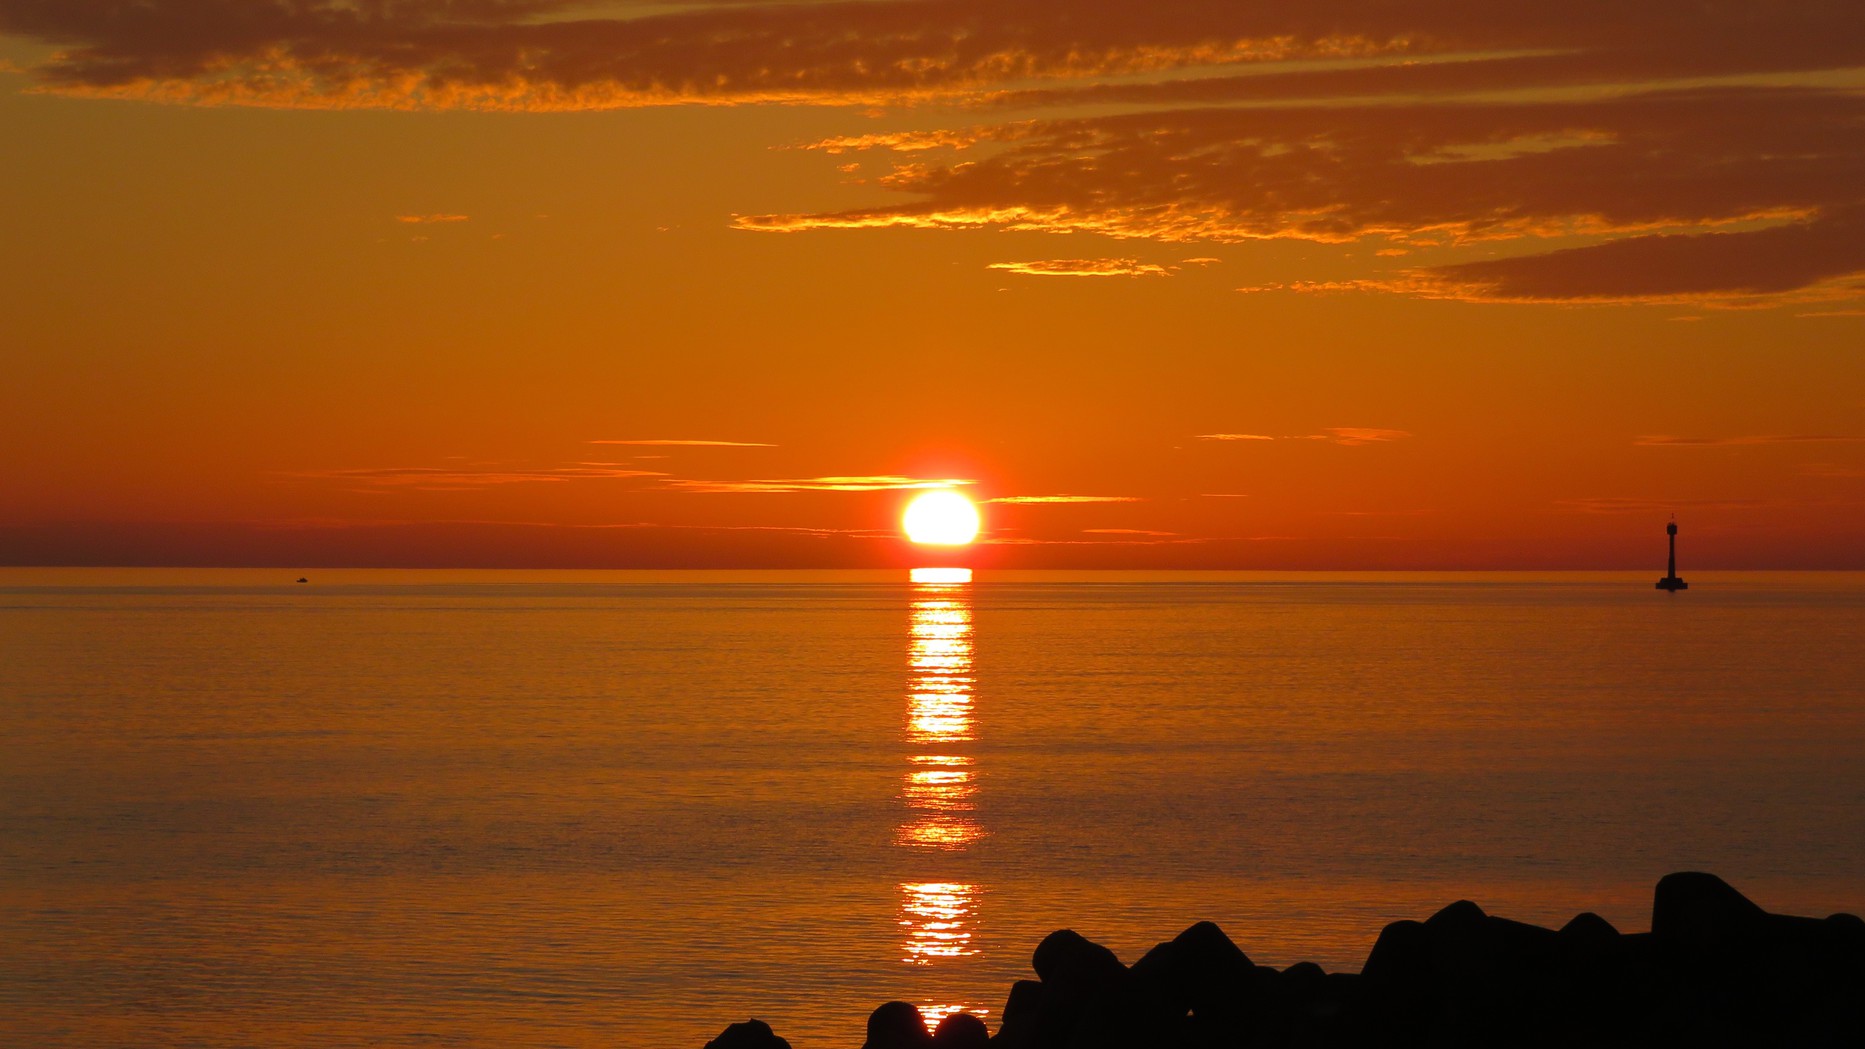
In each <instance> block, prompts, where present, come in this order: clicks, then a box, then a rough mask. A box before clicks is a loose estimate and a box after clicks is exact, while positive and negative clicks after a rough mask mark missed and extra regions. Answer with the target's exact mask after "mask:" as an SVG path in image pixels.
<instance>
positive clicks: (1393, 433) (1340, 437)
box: [1327, 426, 1412, 445]
mask: <svg viewBox="0 0 1865 1049" xmlns="http://www.w3.org/2000/svg"><path fill="white" fill-rule="evenodd" d="M1327 432H1328V434H1329V435H1330V436H1331V438H1332V440H1333V441H1334V443H1335V444H1346V445H1355V444H1384V443H1386V442H1388V441H1403V440H1405V439H1406V438H1409V437H1410V436H1412V435H1411V433H1410V432H1408V431H1405V430H1384V429H1380V428H1379V427H1375V426H1330V427H1328V428H1327Z"/></svg>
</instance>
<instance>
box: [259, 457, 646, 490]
mask: <svg viewBox="0 0 1865 1049" xmlns="http://www.w3.org/2000/svg"><path fill="white" fill-rule="evenodd" d="M294 476H299V477H314V478H325V479H330V480H340V481H349V482H352V483H357V484H363V485H368V486H370V487H379V488H416V489H425V490H430V491H461V490H467V489H474V488H488V487H496V486H500V485H509V484H560V483H563V482H566V481H617V480H632V479H638V478H646V477H665V476H666V474H664V473H660V472H657V471H654V470H637V469H633V468H630V467H623V466H616V465H614V464H611V463H576V464H573V465H569V466H551V467H539V468H521V467H512V466H509V465H502V464H483V465H473V466H372V467H359V468H352V469H342V470H317V471H307V472H302V473H298V474H295V475H294Z"/></svg>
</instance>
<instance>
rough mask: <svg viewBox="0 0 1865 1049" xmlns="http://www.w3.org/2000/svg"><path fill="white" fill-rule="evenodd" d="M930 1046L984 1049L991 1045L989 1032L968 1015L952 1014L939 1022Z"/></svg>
mask: <svg viewBox="0 0 1865 1049" xmlns="http://www.w3.org/2000/svg"><path fill="white" fill-rule="evenodd" d="M932 1044H933V1045H934V1047H935V1049H985V1047H986V1046H988V1045H990V1044H991V1031H990V1029H989V1028H987V1027H985V1026H984V1021H983V1020H980V1019H978V1018H977V1017H975V1016H973V1015H971V1014H970V1013H953V1014H952V1015H950V1016H948V1017H946V1018H945V1019H943V1020H941V1021H939V1026H938V1027H937V1028H935V1029H934V1030H933V1036H932Z"/></svg>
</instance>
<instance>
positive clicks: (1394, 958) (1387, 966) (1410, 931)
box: [1360, 921, 1431, 987]
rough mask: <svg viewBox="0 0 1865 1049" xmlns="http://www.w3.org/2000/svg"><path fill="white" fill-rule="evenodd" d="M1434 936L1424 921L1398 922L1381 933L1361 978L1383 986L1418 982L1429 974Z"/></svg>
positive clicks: (1368, 956)
mask: <svg viewBox="0 0 1865 1049" xmlns="http://www.w3.org/2000/svg"><path fill="white" fill-rule="evenodd" d="M1430 965H1431V934H1430V933H1429V932H1427V931H1426V930H1425V926H1424V923H1423V922H1415V921H1396V922H1391V923H1389V924H1388V925H1387V926H1386V927H1385V928H1384V929H1381V930H1380V931H1379V939H1377V940H1374V941H1373V950H1372V951H1371V953H1369V954H1368V955H1367V956H1366V964H1364V965H1362V966H1361V967H1360V975H1361V976H1364V977H1366V979H1367V980H1368V981H1369V982H1372V983H1374V984H1378V985H1381V986H1393V987H1397V986H1401V985H1405V984H1410V983H1416V982H1418V981H1420V980H1422V979H1424V978H1425V977H1426V976H1428V975H1429V969H1430Z"/></svg>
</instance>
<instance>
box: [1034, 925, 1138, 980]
mask: <svg viewBox="0 0 1865 1049" xmlns="http://www.w3.org/2000/svg"><path fill="white" fill-rule="evenodd" d="M1030 966H1031V968H1033V969H1035V970H1036V975H1037V976H1039V977H1041V978H1042V981H1043V984H1044V985H1045V986H1050V987H1054V988H1056V989H1057V990H1060V991H1062V992H1063V993H1065V994H1105V993H1109V992H1113V991H1117V990H1120V989H1122V988H1124V987H1125V986H1126V984H1127V979H1128V973H1127V967H1126V966H1124V965H1122V964H1120V959H1119V958H1117V957H1115V956H1114V952H1113V951H1110V950H1108V949H1107V948H1105V947H1103V946H1101V945H1100V944H1098V943H1095V942H1094V941H1092V940H1090V939H1088V938H1087V937H1085V936H1083V935H1081V934H1080V933H1078V932H1076V931H1075V930H1073V929H1058V930H1056V931H1055V932H1052V933H1050V934H1049V935H1047V936H1045V937H1043V942H1042V943H1039V944H1037V945H1036V953H1035V954H1034V955H1032V956H1031V958H1030Z"/></svg>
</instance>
